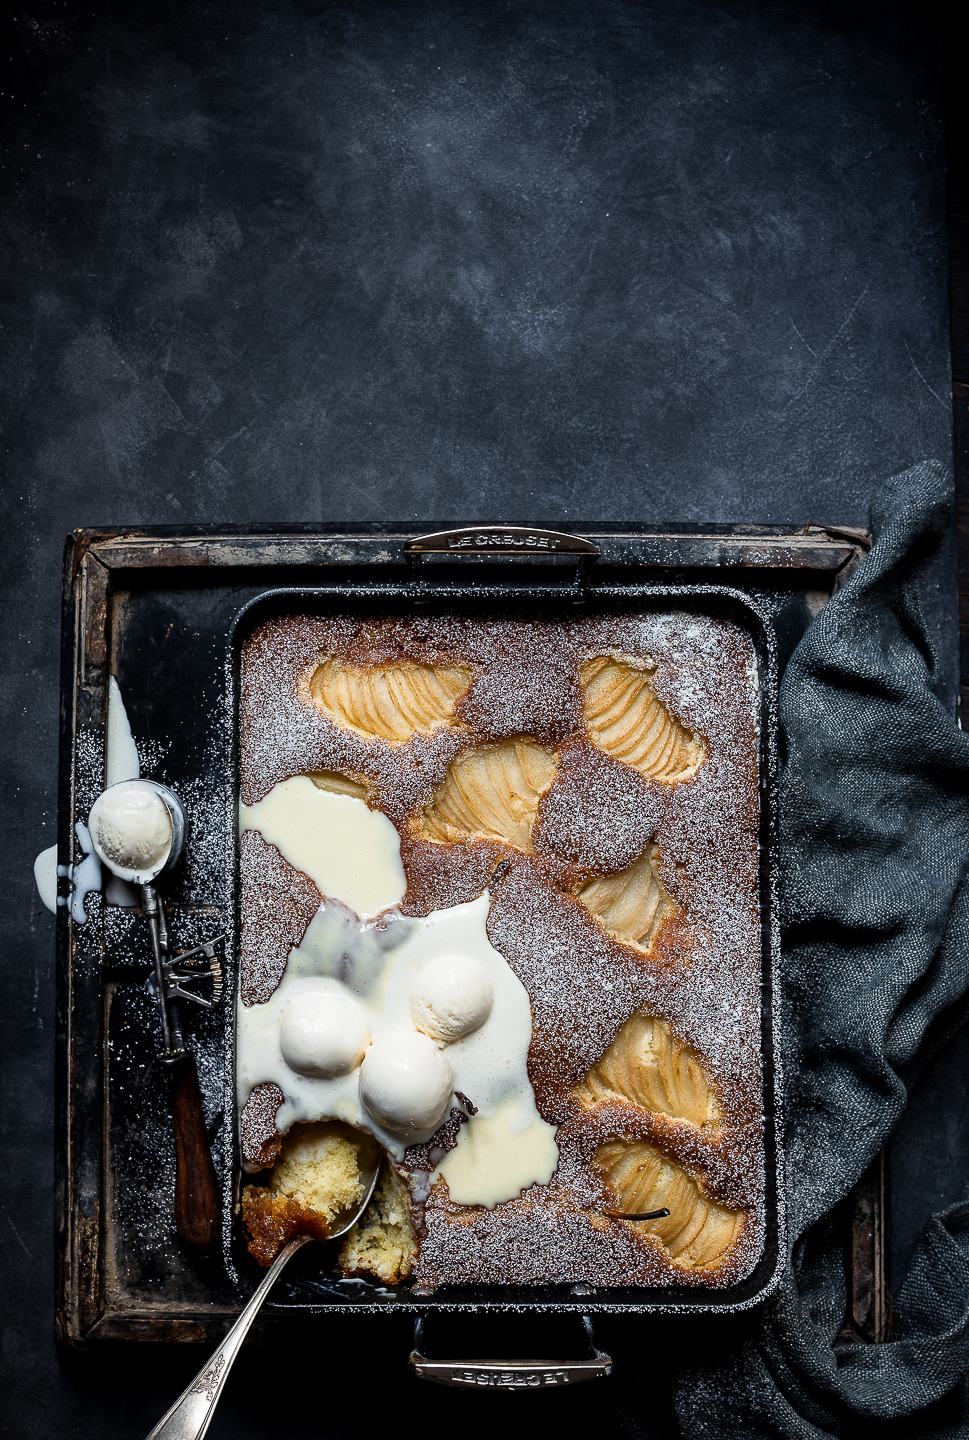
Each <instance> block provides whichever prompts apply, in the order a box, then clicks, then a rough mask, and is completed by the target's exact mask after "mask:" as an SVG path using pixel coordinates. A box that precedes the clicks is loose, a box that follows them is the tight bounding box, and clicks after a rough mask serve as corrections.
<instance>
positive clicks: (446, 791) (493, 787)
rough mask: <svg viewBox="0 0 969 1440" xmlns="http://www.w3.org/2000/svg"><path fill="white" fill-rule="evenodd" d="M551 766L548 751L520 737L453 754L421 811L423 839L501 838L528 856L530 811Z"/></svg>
mask: <svg viewBox="0 0 969 1440" xmlns="http://www.w3.org/2000/svg"><path fill="white" fill-rule="evenodd" d="M556 764H557V760H556V756H555V753H554V751H552V750H547V749H546V748H545V746H544V745H538V744H536V742H535V741H534V740H527V739H525V738H524V737H523V736H515V737H513V738H512V739H510V740H501V741H499V743H498V744H497V745H485V746H482V747H481V748H479V749H476V750H468V751H466V752H465V753H464V754H463V755H458V756H457V758H456V759H455V760H453V761H452V762H451V764H450V766H449V767H448V772H447V775H446V776H445V777H444V784H443V785H442V786H441V788H440V790H438V792H437V794H436V795H435V796H434V799H433V800H432V801H431V803H430V804H429V805H427V806H425V808H424V816H423V821H422V827H421V830H422V834H423V836H424V838H425V840H434V841H437V842H438V844H442V845H449V844H454V843H455V842H456V841H460V840H469V839H478V840H502V841H504V842H505V844H506V845H514V846H515V848H516V849H518V850H524V851H525V853H526V854H528V855H530V854H532V825H533V823H534V820H535V812H536V811H537V810H538V802H539V800H540V799H541V798H542V796H543V794H544V793H545V791H546V790H547V789H548V787H549V786H550V785H551V783H552V781H553V780H554V778H555V769H556Z"/></svg>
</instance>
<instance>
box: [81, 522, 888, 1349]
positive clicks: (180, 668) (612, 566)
mask: <svg viewBox="0 0 969 1440" xmlns="http://www.w3.org/2000/svg"><path fill="white" fill-rule="evenodd" d="M440 528H441V527H440V526H439V525H437V526H436V525H433V524H427V525H424V526H421V527H406V528H405V527H403V526H395V525H389V526H377V525H374V526H369V525H355V526H342V527H336V526H333V527H329V528H325V527H313V526H287V527H280V528H278V529H271V528H268V527H223V528H216V527H193V528H185V529H181V530H178V529H174V528H158V529H152V530H126V531H117V532H108V531H95V530H81V531H77V532H75V533H74V534H73V535H72V536H70V537H69V538H68V542H67V547H66V553H65V566H64V599H63V607H64V608H63V642H62V643H63V650H62V690H61V756H60V802H59V846H60V849H59V854H58V859H59V861H60V862H61V863H62V864H64V865H68V864H72V863H75V862H77V861H78V860H79V859H80V852H79V847H78V842H77V837H76V833H75V828H74V827H75V824H76V823H77V822H78V821H82V822H83V821H84V820H86V818H87V815H88V812H89V810H90V807H91V805H92V803H93V801H94V799H95V797H96V796H97V794H98V793H99V791H100V790H101V789H102V788H103V776H104V750H105V715H106V700H107V684H108V677H109V676H110V675H113V676H115V677H116V679H117V681H118V684H119V686H120V688H121V692H122V695H123V697H124V700H125V704H126V707H127V710H128V716H129V720H130V722H131V726H132V730H133V733H134V735H135V738H136V740H137V742H138V746H139V750H140V752H141V754H142V757H143V769H144V770H145V772H146V773H148V774H150V776H151V778H153V779H157V780H160V781H163V782H164V783H166V784H168V785H170V786H171V787H172V788H173V789H174V790H175V791H176V792H177V793H178V794H179V795H180V796H182V798H183V799H184V800H185V801H186V802H187V806H188V809H189V813H190V816H191V821H192V827H193V828H192V836H191V840H190V845H189V847H188V848H189V858H188V863H187V864H186V865H185V867H184V871H183V873H182V874H181V875H180V876H179V877H178V880H177V883H176V884H175V887H174V889H173V890H172V891H170V892H169V893H168V896H167V902H168V905H169V913H170V926H171V930H172V938H173V944H174V949H175V950H176V951H179V950H184V949H187V948H189V947H190V946H191V945H193V944H196V943H199V942H200V941H203V940H205V939H209V938H211V937H212V936H214V935H218V934H220V933H221V932H222V931H223V930H224V929H225V928H226V922H227V918H228V917H227V916H226V913H225V907H226V893H225V874H226V871H225V855H226V849H225V847H226V840H227V837H226V831H225V803H224V795H225V792H224V783H225V781H224V776H225V763H226V750H225V746H226V728H225V697H226V669H225V667H226V636H227V633H228V630H229V628H230V626H231V623H232V620H233V618H234V617H235V616H236V614H237V613H238V612H239V610H240V609H241V608H242V606H243V605H245V604H246V603H247V602H249V601H250V600H252V599H255V598H256V597H257V596H258V595H260V594H262V593H264V592H265V591H267V590H271V589H276V588H279V587H288V586H300V587H305V586H308V585H309V586H312V585H314V584H321V583H324V582H325V583H333V582H335V581H338V580H342V581H345V583H347V584H353V585H356V586H359V585H361V584H363V585H367V584H374V583H379V581H378V576H379V580H381V581H383V582H385V583H386V582H389V583H393V584H395V585H397V586H399V585H400V584H401V582H402V581H403V582H405V583H413V585H414V586H415V593H419V587H420V585H421V581H422V572H423V573H427V572H426V569H425V567H430V566H433V567H434V571H433V574H434V579H435V581H438V582H441V581H443V582H444V583H446V582H447V578H448V576H449V574H450V573H451V570H452V569H453V570H454V572H455V574H457V572H458V570H460V580H461V581H463V582H464V583H466V582H467V579H468V570H467V567H468V565H469V564H470V565H474V564H475V563H476V561H477V560H478V559H479V555H480V558H481V559H482V560H485V559H486V560H487V563H488V565H489V573H488V583H489V584H491V583H493V581H494V579H495V576H496V574H498V575H499V576H500V572H501V571H502V570H506V571H507V574H508V577H509V579H513V580H514V581H516V582H517V581H520V579H521V570H520V566H521V565H522V564H526V563H527V564H528V565H529V566H532V567H534V571H535V574H534V575H530V577H529V578H530V579H532V578H534V579H536V580H538V579H540V581H541V583H543V584H556V585H561V586H562V588H563V592H566V591H569V590H570V589H572V588H573V587H576V586H577V585H579V584H580V583H582V584H584V583H586V581H587V580H589V579H590V573H591V576H592V583H593V585H594V583H595V581H596V580H598V579H600V578H601V580H602V583H608V584H621V583H622V582H623V580H629V579H631V578H633V577H635V578H636V580H637V581H638V582H639V583H643V582H644V581H647V582H651V581H654V580H655V582H656V584H658V585H659V584H663V585H669V584H696V583H707V584H710V583H718V584H727V585H730V586H732V587H734V588H735V589H739V590H742V591H743V592H744V593H745V594H748V595H750V596H751V598H754V599H756V600H758V602H759V603H760V604H761V605H762V606H764V607H766V608H767V609H768V610H769V612H770V614H771V616H772V618H773V621H774V624H775V626H776V630H777V634H778V639H779V645H780V651H781V653H780V664H781V667H783V665H784V663H785V662H786V659H787V657H788V655H789V654H790V652H791V650H792V649H793V648H794V646H795V645H796V643H797V641H798V640H799V639H800V636H801V635H802V634H803V632H804V630H805V628H806V626H807V625H808V623H809V622H810V619H811V618H812V616H813V615H814V614H816V613H817V611H818V610H819V609H820V608H821V606H822V605H823V604H824V603H825V601H826V600H827V599H829V598H830V596H831V595H832V594H833V593H834V591H835V590H836V589H838V588H839V586H840V585H841V584H843V583H844V581H845V579H846V578H847V576H848V575H849V574H850V573H851V572H852V570H853V569H854V568H855V567H856V566H857V564H858V563H859V561H860V559H861V558H862V556H863V555H864V553H865V551H866V549H867V548H868V544H869V537H868V535H867V533H866V532H864V531H862V530H857V529H845V528H836V529H832V528H825V527H821V526H809V527H807V528H806V529H805V530H803V531H793V530H791V529H789V528H785V527H782V526H696V527H686V526H680V527H675V526H651V527H645V526H643V527H635V526H612V527H609V526H602V525H597V526H594V527H593V526H589V527H586V526H583V527H580V528H579V530H578V531H577V532H573V533H577V534H578V535H579V536H580V537H581V538H582V539H583V540H585V541H588V542H592V545H594V546H597V547H598V549H599V551H600V554H599V558H598V559H596V560H594V561H592V560H590V558H589V555H588V554H587V555H586V556H585V557H583V556H582V555H581V554H580V555H575V554H572V555H568V554H564V553H563V554H560V553H556V550H555V547H554V545H552V546H549V545H548V544H547V543H543V542H541V541H540V540H538V539H536V538H535V537H537V536H541V535H543V534H548V533H549V532H542V531H535V532H526V531H520V532H516V535H517V536H518V537H525V538H518V540H517V541H516V544H517V553H516V549H515V545H512V546H511V547H510V548H511V551H512V553H510V554H508V555H507V556H505V554H504V553H503V552H504V550H505V548H506V547H505V546H504V545H503V543H502V537H503V536H506V535H507V536H509V537H510V536H511V532H510V531H508V530H507V529H505V528H501V529H499V528H498V527H491V528H489V527H477V528H472V529H470V530H467V531H465V532H462V533H463V534H464V535H465V536H466V537H467V538H466V539H465V540H462V542H461V549H462V551H463V552H464V553H462V554H461V555H460V556H458V557H455V556H453V555H451V554H449V553H447V547H446V546H444V547H437V549H438V550H441V549H443V553H434V550H435V547H433V546H427V547H422V548H423V553H422V549H420V548H419V549H417V550H416V551H415V552H413V553H412V554H411V556H409V557H408V556H407V555H405V553H404V548H403V547H404V542H406V541H408V540H412V539H413V538H414V537H416V536H419V535H422V534H426V533H427V532H428V531H433V530H438V529H440ZM528 536H531V537H532V539H531V540H528V538H527V537H528ZM495 537H497V538H495ZM585 548H586V549H587V551H588V550H590V549H591V547H590V546H587V547H585ZM496 550H497V551H498V552H499V553H498V554H497V555H496V553H495V552H496ZM475 552H478V553H475ZM482 552H483V553H482ZM591 565H594V572H590V570H589V567H590V566H591ZM377 567H379V569H378V568H377ZM583 567H585V569H584V570H583ZM62 888H63V890H64V891H65V893H66V890H67V885H66V882H62ZM87 911H88V919H87V922H86V923H85V924H76V923H74V922H73V921H72V920H71V918H70V916H69V913H68V907H66V906H62V907H61V908H60V910H59V912H58V926H57V937H58V1008H57V1116H58V1139H57V1169H56V1185H57V1214H58V1278H57V1319H58V1331H59V1334H60V1336H61V1338H62V1339H64V1340H65V1341H67V1342H68V1343H70V1344H72V1345H76V1346H83V1347H85V1348H99V1347H103V1346H105V1345H109V1344H114V1343H117V1342H120V1341H126V1340H151V1341H198V1342H200V1343H203V1342H207V1341H213V1340H215V1339H217V1338H218V1337H219V1336H221V1335H222V1334H224V1333H225V1331H226V1329H227V1328H228V1326H229V1325H230V1324H231V1322H232V1320H233V1319H234V1317H235V1316H236V1315H237V1314H238V1311H239V1308H240V1301H239V1299H238V1297H237V1295H236V1292H235V1290H234V1289H233V1286H232V1284H231V1283H230V1280H229V1276H228V1274H227V1272H226V1270H225V1267H224V1265H223V1261H222V1256H221V1253H220V1252H219V1251H218V1250H215V1251H213V1252H212V1253H211V1254H209V1255H206V1256H202V1257H197V1256H193V1255H191V1254H190V1253H188V1252H187V1251H185V1250H184V1249H183V1247H182V1246H181V1245H180V1243H179V1241H178V1237H177V1235H176V1234H175V1227H174V1219H173V1208H172V1195H173V1187H174V1141H173V1138H172V1134H171V1121H170V1116H169V1109H168V1101H167V1095H166V1091H165V1077H164V1075H163V1074H162V1073H161V1067H160V1066H159V1065H157V1064H156V1063H155V1055H156V1052H157V1049H158V1037H157V1029H158V1022H157V1016H156V1008H155V1001H154V998H153V996H152V995H151V993H150V989H149V986H148V977H149V974H150V969H151V966H150V955H149V950H148V936H147V926H146V925H145V923H144V920H143V919H142V918H141V916H140V912H138V911H135V910H125V909H122V908H119V907H116V906H111V905H105V904H104V903H103V901H102V897H101V896H100V895H99V894H92V895H91V896H90V897H89V901H88V905H87ZM186 1019H187V1039H188V1041H189V1043H190V1045H191V1047H192V1049H193V1050H194V1052H195V1054H196V1057H197V1060H198V1064H199V1072H200V1079H201V1085H202V1092H203V1100H204V1104H205V1110H206V1120H207V1124H208V1129H209V1133H210V1137H211V1139H212V1141H213V1150H214V1152H215V1156H216V1163H217V1164H218V1163H219V1157H220V1150H221V1146H222V1142H223V1141H224V1138H225V1115H226V1113H227V1108H226V1107H227V1105H231V1103H232V1098H231V1096H227V1095H226V1094H225V1093H224V1077H223V1071H222V1063H221V1039H220V1035H221V1028H220V1027H221V1021H220V1020H219V1019H218V1017H217V1016H215V1015H211V1014H207V1013H205V1012H203V1011H201V1010H198V1011H196V1010H194V1009H193V1011H192V1013H191V1014H190V1015H188V1016H187V1017H186ZM851 1206H853V1209H852V1208H851ZM851 1206H849V1207H848V1211H846V1216H845V1227H846V1228H845V1236H846V1254H847V1255H848V1261H849V1266H850V1275H851V1286H852V1306H851V1313H850V1315H849V1316H848V1317H846V1326H847V1327H848V1331H849V1333H851V1334H852V1335H853V1336H854V1337H855V1338H862V1339H869V1340H882V1339H885V1338H887V1334H888V1322H889V1307H890V1300H889V1296H888V1291H887V1285H886V1281H885V1275H886V1241H887V1182H886V1179H885V1173H884V1165H883V1164H879V1165H878V1166H876V1167H875V1170H874V1171H873V1172H871V1173H870V1174H869V1176H867V1177H866V1179H865V1180H864V1181H863V1182H862V1186H861V1187H859V1190H858V1191H857V1192H856V1194H855V1196H854V1197H853V1200H852V1202H851ZM849 1212H850V1213H849ZM385 1296H386V1298H385V1303H386V1305H387V1306H388V1307H392V1306H393V1304H394V1302H395V1300H396V1296H395V1295H394V1294H393V1292H391V1291H386V1292H385ZM292 1323H294V1319H293V1317H287V1316H286V1315H285V1313H279V1312H276V1313H274V1312H268V1313H267V1312H264V1316H263V1318H262V1319H261V1321H260V1322H259V1324H260V1327H261V1329H262V1331H263V1333H264V1334H278V1333H279V1330H280V1328H281V1327H283V1326H285V1325H287V1324H292Z"/></svg>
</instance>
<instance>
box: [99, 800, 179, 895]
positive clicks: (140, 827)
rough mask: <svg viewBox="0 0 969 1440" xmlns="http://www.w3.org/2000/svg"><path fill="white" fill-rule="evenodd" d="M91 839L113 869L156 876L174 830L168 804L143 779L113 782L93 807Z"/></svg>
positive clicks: (163, 861)
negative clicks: (116, 783) (120, 782)
mask: <svg viewBox="0 0 969 1440" xmlns="http://www.w3.org/2000/svg"><path fill="white" fill-rule="evenodd" d="M89 826H90V830H91V839H92V840H93V842H94V848H95V849H96V850H97V852H98V854H99V855H100V857H101V859H102V860H104V861H106V863H107V864H108V865H109V866H110V867H111V868H112V869H113V870H121V871H125V872H127V874H128V875H135V874H144V875H146V876H149V877H150V878H153V877H154V875H156V874H157V873H158V871H159V870H160V869H161V868H162V866H163V865H164V863H165V861H166V860H167V859H168V855H169V852H170V850H171V848H172V839H173V836H174V832H173V830H172V817H171V815H170V814H169V811H168V806H167V805H166V804H165V802H164V800H162V798H161V796H160V795H158V794H157V792H156V791H155V790H154V788H153V787H152V786H151V785H148V784H146V783H145V782H143V781H140V780H131V781H127V782H122V784H120V785H112V786H111V788H110V789H109V790H105V791H104V793H103V795H99V796H98V798H97V800H96V801H95V802H94V805H93V807H92V809H91V816H90V821H89Z"/></svg>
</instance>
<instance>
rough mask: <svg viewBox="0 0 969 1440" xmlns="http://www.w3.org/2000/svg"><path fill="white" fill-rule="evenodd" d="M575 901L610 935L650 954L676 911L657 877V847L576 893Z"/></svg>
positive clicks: (648, 849) (597, 877)
mask: <svg viewBox="0 0 969 1440" xmlns="http://www.w3.org/2000/svg"><path fill="white" fill-rule="evenodd" d="M576 899H578V900H581V901H582V904H583V905H585V906H586V908H587V909H588V910H591V911H592V913H593V915H594V916H595V917H596V919H597V920H598V921H599V923H600V925H602V926H603V928H604V929H606V930H608V931H609V933H610V935H615V937H616V939H617V940H622V941H623V942H624V943H625V944H627V945H635V946H636V948H637V949H639V950H642V951H644V952H645V951H648V950H649V947H650V946H651V945H652V943H653V941H654V940H655V939H656V936H657V934H658V933H659V927H660V926H661V925H662V923H663V921H664V920H665V919H666V917H667V915H669V914H670V913H671V912H672V911H673V910H675V909H676V906H675V905H674V903H673V901H672V900H671V899H670V897H669V895H668V894H667V893H666V890H665V889H664V888H663V885H662V884H661V882H660V879H659V876H658V875H657V873H656V846H655V845H647V847H646V849H645V850H644V851H643V853H642V855H640V857H639V859H638V860H634V861H633V863H632V864H631V865H627V867H626V869H625V870H619V871H617V872H616V874H614V875H597V876H595V878H594V879H592V880H589V881H587V882H586V884H585V885H583V886H582V887H581V888H580V889H579V890H577V891H576Z"/></svg>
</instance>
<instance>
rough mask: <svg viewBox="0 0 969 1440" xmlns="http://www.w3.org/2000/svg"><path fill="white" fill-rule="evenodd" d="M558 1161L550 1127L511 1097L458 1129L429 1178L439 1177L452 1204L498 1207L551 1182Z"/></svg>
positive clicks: (553, 1131) (532, 1110)
mask: <svg viewBox="0 0 969 1440" xmlns="http://www.w3.org/2000/svg"><path fill="white" fill-rule="evenodd" d="M558 1162H559V1151H558V1146H557V1145H556V1143H555V1126H554V1125H549V1124H547V1123H546V1121H544V1120H543V1119H542V1118H541V1116H540V1115H539V1114H538V1112H537V1110H535V1108H534V1104H533V1105H532V1106H531V1108H529V1107H528V1106H525V1105H522V1104H521V1102H520V1100H519V1098H518V1097H517V1096H510V1097H509V1098H508V1099H507V1100H502V1101H501V1102H500V1103H499V1104H498V1105H497V1106H496V1107H495V1109H494V1112H493V1113H485V1112H481V1113H479V1114H477V1115H475V1116H474V1117H473V1119H471V1120H470V1121H469V1122H468V1124H467V1125H462V1127H461V1133H460V1136H459V1137H458V1143H457V1146H456V1147H455V1149H453V1150H451V1151H449V1152H448V1154H447V1155H445V1157H444V1159H443V1160H442V1161H441V1163H440V1165H439V1166H438V1167H437V1169H436V1170H435V1172H434V1174H433V1176H432V1177H431V1178H432V1180H436V1179H437V1177H438V1176H439V1175H442V1176H443V1177H444V1179H445V1180H446V1181H447V1188H448V1192H449V1194H450V1196H451V1199H452V1200H453V1201H454V1203H455V1205H487V1206H488V1207H489V1208H491V1207H492V1206H495V1205H498V1204H500V1203H501V1201H502V1200H510V1199H511V1198H512V1196H513V1195H518V1194H519V1193H520V1192H521V1191H522V1190H526V1189H527V1188H528V1186H529V1185H544V1184H546V1183H547V1182H548V1181H549V1180H551V1178H552V1176H553V1174H554V1173H555V1167H556V1165H557V1164H558Z"/></svg>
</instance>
